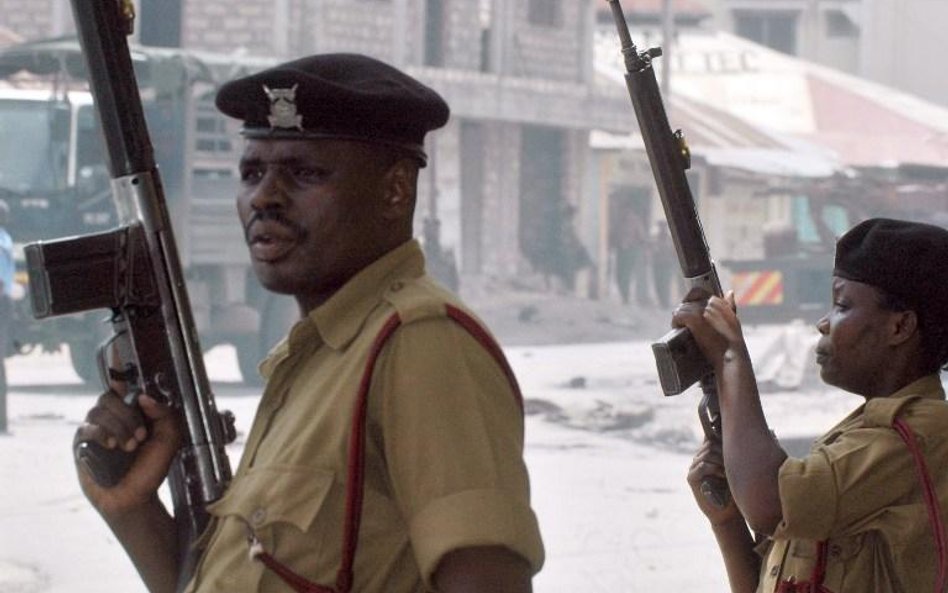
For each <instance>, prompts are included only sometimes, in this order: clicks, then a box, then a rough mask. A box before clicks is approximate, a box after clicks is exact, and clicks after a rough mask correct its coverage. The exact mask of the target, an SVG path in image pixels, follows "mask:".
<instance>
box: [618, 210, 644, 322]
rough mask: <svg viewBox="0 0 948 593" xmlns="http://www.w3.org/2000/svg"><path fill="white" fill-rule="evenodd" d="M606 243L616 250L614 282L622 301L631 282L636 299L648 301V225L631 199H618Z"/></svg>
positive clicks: (627, 294)
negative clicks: (620, 200)
mask: <svg viewBox="0 0 948 593" xmlns="http://www.w3.org/2000/svg"><path fill="white" fill-rule="evenodd" d="M612 223H613V226H612V229H611V231H612V232H610V234H609V235H610V236H609V242H610V244H611V246H612V250H613V252H614V253H615V266H616V284H617V285H618V287H619V296H620V297H621V298H622V304H624V305H628V304H629V297H630V292H631V290H632V285H633V284H634V285H635V300H636V303H637V304H638V305H640V306H647V305H648V304H649V298H648V277H647V275H648V271H647V270H646V264H647V261H648V260H647V255H648V226H647V225H646V223H645V217H644V216H643V215H642V214H641V213H639V212H638V211H637V208H636V207H635V205H633V203H632V202H631V201H622V202H619V204H618V207H617V208H616V210H615V213H614V217H613V219H612Z"/></svg>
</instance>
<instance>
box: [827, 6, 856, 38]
mask: <svg viewBox="0 0 948 593" xmlns="http://www.w3.org/2000/svg"><path fill="white" fill-rule="evenodd" d="M826 36H827V37H829V38H831V39H841V38H843V39H852V38H853V37H858V36H859V27H858V25H856V23H854V22H853V20H852V19H851V18H849V17H848V16H847V15H846V13H844V12H843V11H841V10H828V11H827V12H826Z"/></svg>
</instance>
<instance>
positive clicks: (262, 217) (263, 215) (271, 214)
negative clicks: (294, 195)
mask: <svg viewBox="0 0 948 593" xmlns="http://www.w3.org/2000/svg"><path fill="white" fill-rule="evenodd" d="M267 221H269V222H275V223H277V224H279V225H281V226H283V227H286V228H287V229H289V230H290V231H292V233H293V234H294V235H295V236H296V238H301V237H303V236H304V235H305V234H306V229H304V228H303V227H302V226H300V225H299V223H297V222H295V221H293V220H290V219H289V218H287V217H286V215H285V214H284V213H283V211H282V210H278V209H263V210H254V211H253V214H252V215H251V216H250V219H249V220H248V221H247V224H245V225H244V241H245V242H247V243H248V244H249V243H250V229H251V228H252V227H253V225H254V224H256V223H258V222H267Z"/></svg>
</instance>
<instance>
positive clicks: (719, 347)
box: [674, 219, 948, 593]
mask: <svg viewBox="0 0 948 593" xmlns="http://www.w3.org/2000/svg"><path fill="white" fill-rule="evenodd" d="M832 296H833V304H832V308H831V310H830V312H829V313H828V314H827V315H826V316H825V317H823V318H822V319H821V320H820V321H819V323H818V324H817V329H818V330H819V332H820V334H821V336H820V340H819V343H818V345H817V348H816V352H817V363H818V364H819V365H820V375H821V377H822V379H823V380H824V381H825V382H826V383H828V384H830V385H833V386H836V387H839V388H841V389H844V390H846V391H850V392H852V393H856V394H858V395H861V396H862V397H864V398H865V399H866V402H865V404H863V405H861V406H859V407H858V408H857V409H856V410H855V411H854V412H853V413H852V414H850V415H849V416H848V417H846V418H845V419H843V420H842V421H841V422H840V423H839V424H837V425H836V426H835V427H834V428H832V429H831V430H830V431H829V432H828V433H826V434H825V435H824V436H823V437H821V438H820V439H819V440H817V441H816V443H815V444H814V446H813V448H812V449H811V451H810V453H809V454H808V455H807V456H806V457H804V458H803V459H793V458H788V457H787V455H786V454H785V453H784V451H783V450H782V449H781V448H780V446H779V444H778V443H777V441H776V440H775V439H774V437H773V436H772V434H771V432H770V431H769V430H768V427H767V422H766V419H765V417H764V414H763V411H762V409H761V404H760V398H759V396H758V392H757V385H756V382H755V380H754V374H753V370H752V367H751V361H750V358H749V356H748V353H747V349H746V346H745V344H744V341H743V338H742V336H741V329H740V324H739V323H738V320H737V317H736V315H735V311H734V302H733V293H732V294H731V295H729V298H728V300H724V299H719V298H712V299H711V300H710V302H708V303H707V306H706V307H705V306H698V305H696V304H694V303H686V304H684V305H682V306H681V307H680V308H679V309H678V311H676V314H675V316H674V321H675V323H676V324H678V325H684V326H687V327H688V328H689V329H690V330H691V331H692V333H693V334H694V335H695V337H696V339H697V340H698V343H699V344H700V346H701V348H702V350H703V351H704V352H705V354H706V355H707V356H708V358H709V360H711V361H712V362H713V363H714V367H715V371H716V373H717V375H716V376H717V382H718V390H719V396H720V403H721V418H722V421H723V456H722V447H721V446H720V445H713V444H711V443H707V442H706V443H705V444H704V446H703V447H702V448H701V450H700V451H699V452H698V455H697V456H696V457H695V460H694V463H693V465H692V467H691V470H690V472H689V476H688V481H689V483H690V484H691V486H692V489H693V490H694V493H695V498H696V499H697V501H698V504H699V506H700V507H701V509H702V511H704V513H705V514H706V515H707V517H708V519H709V520H710V522H711V524H712V528H713V530H714V534H715V536H716V538H717V541H718V544H719V546H720V548H721V551H722V553H723V556H724V560H725V566H726V569H727V573H728V576H729V579H730V582H731V590H732V591H734V592H739V591H740V592H751V591H759V592H767V593H772V592H774V591H778V592H780V593H795V592H801V593H802V592H804V591H805V592H812V593H816V592H822V591H832V592H834V593H856V592H860V593H861V592H864V591H873V592H875V593H887V592H893V593H894V592H896V591H931V590H933V588H934V587H935V586H936V585H935V583H936V579H937V578H938V575H939V574H944V573H943V570H944V569H945V567H946V566H945V561H946V558H945V549H944V545H943V542H944V526H943V524H942V523H941V520H940V517H939V515H940V516H941V517H943V516H946V512H948V473H946V472H945V471H944V468H945V467H946V465H948V405H946V403H945V392H944V390H943V388H942V384H941V381H940V378H939V370H940V369H941V368H942V367H943V366H945V364H946V363H948V231H946V230H945V229H943V228H939V227H935V226H932V225H927V224H918V223H912V222H905V221H898V220H890V219H872V220H867V221H865V222H863V223H861V224H859V225H857V226H856V227H854V228H853V229H851V230H850V231H849V232H848V233H846V234H845V235H844V236H843V237H842V238H840V240H839V241H838V243H837V247H836V264H835V270H834V278H833V284H832ZM814 405H818V403H815V404H814ZM916 455H917V457H916ZM710 475H714V476H721V477H723V476H725V475H726V477H727V480H728V482H729V485H730V489H731V492H732V493H733V501H732V502H731V503H730V504H728V505H727V506H725V507H724V508H719V507H716V506H714V505H713V504H712V503H711V502H710V501H709V500H707V499H706V498H705V497H704V496H703V495H702V494H701V493H700V487H699V484H700V483H701V481H702V479H703V478H705V477H707V476H710ZM926 496H930V497H931V501H930V502H931V504H928V503H927V502H926ZM745 521H746V522H745ZM748 523H749V524H750V527H751V528H752V529H753V530H754V531H755V532H757V533H758V534H763V535H764V536H766V538H765V539H763V540H762V541H761V547H760V548H759V551H761V552H762V553H763V561H761V558H760V557H759V556H757V554H756V553H755V550H754V548H755V542H754V540H753V538H752V536H751V533H750V532H749V531H748V528H747V524H748ZM938 542H941V543H942V545H940V546H939V545H933V544H935V543H938ZM943 587H944V583H940V585H939V586H938V588H937V590H939V591H941V590H942V588H943Z"/></svg>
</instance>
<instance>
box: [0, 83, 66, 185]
mask: <svg viewBox="0 0 948 593" xmlns="http://www.w3.org/2000/svg"><path fill="white" fill-rule="evenodd" d="M60 117H61V116H60ZM57 119H59V117H57V114H56V110H54V109H53V108H51V107H50V104H49V103H47V102H45V101H21V100H12V101H5V100H0V188H3V189H7V190H12V191H14V192H18V193H24V192H36V191H49V190H57V189H62V188H63V187H64V185H65V168H66V159H67V157H68V144H67V140H66V138H64V137H63V138H54V137H53V136H54V134H55V132H54V129H56V131H58V129H59V128H61V126H58V125H56V121H55V120H57ZM65 127H66V128H67V129H66V130H63V132H65V133H67V134H68V126H65ZM55 135H59V134H55Z"/></svg>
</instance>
